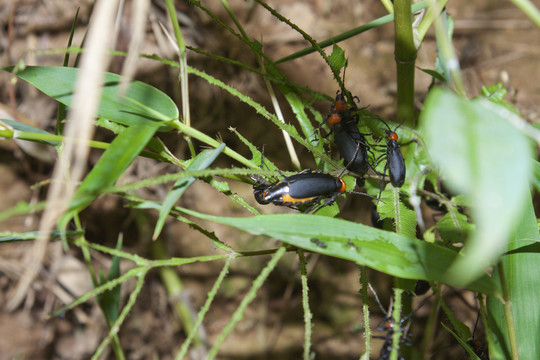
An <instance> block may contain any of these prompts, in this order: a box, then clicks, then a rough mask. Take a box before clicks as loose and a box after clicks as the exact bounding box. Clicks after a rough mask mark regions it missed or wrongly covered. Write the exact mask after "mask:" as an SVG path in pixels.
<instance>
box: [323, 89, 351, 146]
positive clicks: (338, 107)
mask: <svg viewBox="0 0 540 360" xmlns="http://www.w3.org/2000/svg"><path fill="white" fill-rule="evenodd" d="M350 121H354V119H353V118H352V113H351V111H350V110H349V105H348V104H347V99H346V98H345V95H344V93H343V92H342V91H341V90H338V91H337V93H336V98H335V99H334V101H333V102H332V104H331V105H330V111H329V112H328V115H326V117H325V118H324V120H323V122H322V123H321V124H320V125H319V131H320V129H321V127H322V126H323V125H324V124H327V125H328V127H329V128H330V132H329V133H328V134H327V135H325V136H323V137H327V136H328V135H330V134H331V133H332V131H334V128H335V125H337V124H340V123H343V122H350Z"/></svg>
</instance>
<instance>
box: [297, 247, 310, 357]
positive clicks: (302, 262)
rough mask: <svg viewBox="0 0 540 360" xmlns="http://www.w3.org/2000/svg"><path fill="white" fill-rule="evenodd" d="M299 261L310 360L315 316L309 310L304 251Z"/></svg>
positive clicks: (306, 346) (305, 354)
mask: <svg viewBox="0 0 540 360" xmlns="http://www.w3.org/2000/svg"><path fill="white" fill-rule="evenodd" d="M297 253H298V259H299V261H300V277H301V281H302V308H303V309H304V329H305V330H304V360H310V359H311V356H310V348H311V328H312V325H311V319H312V318H313V314H312V313H311V310H310V309H309V287H308V283H307V271H306V258H305V257H304V251H303V250H301V249H298V251H297Z"/></svg>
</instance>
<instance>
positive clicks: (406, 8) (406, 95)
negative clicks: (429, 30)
mask: <svg viewBox="0 0 540 360" xmlns="http://www.w3.org/2000/svg"><path fill="white" fill-rule="evenodd" d="M394 12H395V20H394V29H395V45H394V46H395V50H394V51H395V57H396V66H397V97H398V98H397V120H398V122H399V123H401V122H402V121H405V122H406V123H407V124H409V125H412V124H413V123H414V71H415V67H414V64H415V60H416V46H415V45H414V39H413V33H412V13H411V2H410V1H409V0H396V1H394Z"/></svg>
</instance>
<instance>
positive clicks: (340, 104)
mask: <svg viewBox="0 0 540 360" xmlns="http://www.w3.org/2000/svg"><path fill="white" fill-rule="evenodd" d="M334 109H336V110H337V111H347V102H346V101H344V100H338V101H336V102H334Z"/></svg>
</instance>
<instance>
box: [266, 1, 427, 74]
mask: <svg viewBox="0 0 540 360" xmlns="http://www.w3.org/2000/svg"><path fill="white" fill-rule="evenodd" d="M427 4H428V2H427V1H420V2H418V3H415V4H413V5H412V8H411V12H413V13H415V12H417V11H420V10H422V9H424V8H426V7H427ZM392 21H394V14H388V15H385V16H382V17H380V18H378V19H376V20H373V21H370V22H369V23H367V24H364V25H361V26H359V27H357V28H354V29H352V30H349V31H346V32H344V33H342V34H339V35H337V36H333V37H331V38H329V39H326V40H324V41H321V42H319V46H320V47H321V48H325V47H327V46H330V45H334V44H337V43H338V42H340V41H343V40H347V39H349V38H351V37H353V36H356V35H359V34H361V33H363V32H365V31H368V30H370V29H373V28H376V27H379V26H381V25H384V24H388V23H389V22H392ZM315 51H317V49H315V48H314V47H312V46H310V47H307V48H305V49H302V50H300V51H297V52H295V53H294V54H291V55H287V56H285V57H283V58H281V59H279V60H277V61H276V62H275V63H276V64H280V63H283V62H286V61H290V60H294V59H297V58H300V57H302V56H305V55H308V54H311V53H313V52H315Z"/></svg>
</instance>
